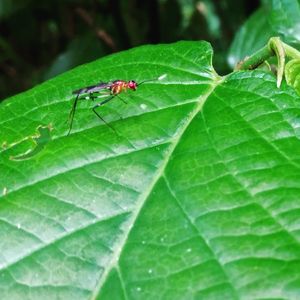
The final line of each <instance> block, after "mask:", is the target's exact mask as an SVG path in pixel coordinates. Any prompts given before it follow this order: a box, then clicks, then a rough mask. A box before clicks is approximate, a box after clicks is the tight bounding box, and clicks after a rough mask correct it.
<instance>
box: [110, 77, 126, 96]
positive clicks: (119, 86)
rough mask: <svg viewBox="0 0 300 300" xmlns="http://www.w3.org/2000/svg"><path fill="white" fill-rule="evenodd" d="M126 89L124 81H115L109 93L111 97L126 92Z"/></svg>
mask: <svg viewBox="0 0 300 300" xmlns="http://www.w3.org/2000/svg"><path fill="white" fill-rule="evenodd" d="M126 89H127V82H126V81H123V80H116V81H114V82H113V84H112V86H111V89H110V91H111V93H112V94H113V95H118V94H120V93H121V92H122V91H123V90H126Z"/></svg>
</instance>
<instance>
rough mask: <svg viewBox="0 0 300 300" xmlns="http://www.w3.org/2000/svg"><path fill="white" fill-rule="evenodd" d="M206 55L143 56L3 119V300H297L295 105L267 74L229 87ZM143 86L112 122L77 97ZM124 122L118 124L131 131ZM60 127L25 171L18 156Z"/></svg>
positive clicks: (81, 70)
mask: <svg viewBox="0 0 300 300" xmlns="http://www.w3.org/2000/svg"><path fill="white" fill-rule="evenodd" d="M211 59H212V50H211V47H210V46H209V45H208V44H207V43H205V42H201V43H199V42H180V43H176V44H171V45H159V46H144V47H140V48H136V49H132V50H130V51H126V52H123V53H119V54H117V55H113V56H108V57H106V58H103V59H101V60H98V61H95V62H93V63H90V64H87V65H84V66H81V67H78V68H76V69H74V70H72V71H70V72H67V73H65V74H62V75H61V76H59V77H57V78H54V79H52V80H49V81H48V82H45V83H44V84H42V85H40V86H38V87H36V88H34V89H32V90H30V91H28V92H26V93H23V94H20V95H17V96H15V97H13V98H11V99H10V100H8V101H5V102H4V103H2V104H1V105H0V120H1V121H0V123H1V131H0V144H3V142H5V144H6V145H8V146H7V147H6V148H5V149H3V150H2V152H1V157H0V168H1V177H0V188H1V190H3V195H2V197H1V201H0V241H1V242H0V253H1V254H0V294H1V296H2V298H3V299H109V300H111V299H157V297H160V298H161V299H192V298H194V299H196V298H197V299H254V298H256V299H258V298H286V299H293V298H294V299H296V298H297V297H298V295H299V289H300V273H299V267H300V245H299V239H300V236H299V232H300V231H299V224H300V222H299V221H300V216H299V213H298V211H299V209H300V204H299V191H300V182H299V177H300V152H299V151H298V149H300V131H299V128H300V102H299V98H298V97H297V96H296V94H295V92H294V90H293V89H292V88H290V87H288V86H287V85H285V84H283V85H282V88H281V89H280V90H279V89H277V88H276V79H275V78H273V76H271V75H269V74H267V73H264V72H262V71H252V72H236V73H233V74H231V75H229V76H226V77H224V78H220V77H219V76H217V75H216V74H215V72H214V70H213V68H212V66H211ZM162 74H167V77H166V78H165V79H164V80H162V81H157V82H152V83H150V82H149V83H147V84H146V83H145V84H144V85H142V86H140V87H139V89H138V90H137V91H136V92H132V93H130V92H128V93H127V94H125V93H124V94H123V95H122V97H124V99H126V100H127V102H128V104H127V105H125V104H123V103H122V102H121V101H119V100H118V99H115V100H114V101H112V102H111V103H109V104H107V105H106V106H104V107H103V109H102V110H101V114H102V116H103V117H104V118H105V120H106V121H107V122H110V123H111V125H112V126H114V128H115V129H116V130H117V132H118V135H117V134H115V133H114V132H113V131H111V130H110V129H109V128H108V127H107V126H105V125H104V124H102V123H101V122H99V120H98V119H97V118H96V117H95V116H94V115H93V114H92V112H91V111H90V109H88V106H90V105H93V104H90V103H89V102H87V101H82V102H81V103H79V105H78V106H79V107H78V111H77V113H76V116H75V124H74V131H73V132H72V134H71V135H70V136H66V132H67V130H68V128H67V125H66V124H65V120H66V119H67V116H68V112H69V109H70V106H71V103H70V102H71V101H70V100H71V91H72V90H74V89H76V88H80V87H83V86H85V85H89V84H93V83H97V82H99V81H100V80H104V81H108V80H112V79H118V78H120V79H135V80H137V81H141V80H143V79H149V78H154V77H158V76H160V75H162ZM120 117H122V119H120ZM41 123H42V124H49V123H52V127H53V131H51V133H52V139H51V141H49V142H48V143H47V145H46V146H45V148H44V150H43V151H41V152H40V153H38V154H37V155H36V156H34V157H33V158H32V159H30V160H24V161H19V162H16V161H12V160H10V159H9V155H10V151H11V148H10V147H9V145H10V144H11V143H13V142H15V141H18V140H21V139H22V138H24V137H26V136H29V135H31V134H32V132H33V131H34V130H35V128H37V126H38V125H41Z"/></svg>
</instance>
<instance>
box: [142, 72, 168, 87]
mask: <svg viewBox="0 0 300 300" xmlns="http://www.w3.org/2000/svg"><path fill="white" fill-rule="evenodd" d="M166 76H167V74H163V75H161V76H159V77H158V78H153V79H147V80H143V81H142V82H140V83H138V84H137V85H138V86H140V85H141V84H143V83H145V82H150V81H158V80H162V79H164V78H165V77H166Z"/></svg>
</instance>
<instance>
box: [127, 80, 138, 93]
mask: <svg viewBox="0 0 300 300" xmlns="http://www.w3.org/2000/svg"><path fill="white" fill-rule="evenodd" d="M128 87H129V88H130V89H132V90H133V91H135V90H136V88H137V83H136V82H135V81H134V80H130V81H128Z"/></svg>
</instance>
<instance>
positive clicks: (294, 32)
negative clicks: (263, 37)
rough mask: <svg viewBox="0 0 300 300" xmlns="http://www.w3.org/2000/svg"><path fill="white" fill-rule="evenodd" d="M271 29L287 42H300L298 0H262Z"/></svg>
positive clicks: (299, 5) (299, 7) (299, 9)
mask: <svg viewBox="0 0 300 300" xmlns="http://www.w3.org/2000/svg"><path fill="white" fill-rule="evenodd" d="M263 3H264V6H265V8H266V9H267V12H266V16H267V17H268V18H267V19H268V22H269V24H270V26H271V27H272V29H273V31H274V32H276V34H277V35H280V36H281V38H282V39H283V40H284V41H286V42H287V43H293V44H296V45H299V42H300V4H299V1H298V0H263Z"/></svg>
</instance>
